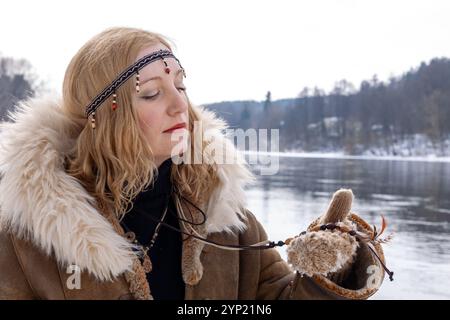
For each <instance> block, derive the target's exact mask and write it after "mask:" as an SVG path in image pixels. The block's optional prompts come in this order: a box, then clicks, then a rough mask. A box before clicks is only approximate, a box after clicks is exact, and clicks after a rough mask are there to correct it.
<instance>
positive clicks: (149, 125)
mask: <svg viewBox="0 0 450 320" xmlns="http://www.w3.org/2000/svg"><path fill="white" fill-rule="evenodd" d="M160 120H161V116H160V115H159V114H158V113H155V112H150V111H149V110H145V111H142V112H139V124H140V126H141V128H142V130H143V131H144V132H146V133H147V134H149V133H151V134H155V133H156V132H158V130H159V128H160V125H161V121H160Z"/></svg>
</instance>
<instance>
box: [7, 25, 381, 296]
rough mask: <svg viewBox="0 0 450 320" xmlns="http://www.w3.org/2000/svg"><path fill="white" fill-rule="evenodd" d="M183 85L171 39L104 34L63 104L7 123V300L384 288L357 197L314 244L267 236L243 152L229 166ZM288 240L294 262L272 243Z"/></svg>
mask: <svg viewBox="0 0 450 320" xmlns="http://www.w3.org/2000/svg"><path fill="white" fill-rule="evenodd" d="M185 76H186V74H185V70H184V69H183V67H182V66H181V63H180V61H179V60H178V59H177V58H176V57H175V56H174V55H173V52H172V48H171V46H170V43H169V42H168V41H167V40H166V39H165V38H164V37H163V36H162V35H160V34H156V33H151V32H146V31H143V30H139V29H132V28H112V29H108V30H106V31H104V32H102V33H100V34H99V35H97V36H95V37H94V38H92V39H91V40H90V41H88V42H87V43H86V44H85V45H84V46H83V47H82V48H81V49H80V50H79V51H78V53H77V54H76V55H75V56H74V58H73V59H72V61H71V62H70V64H69V66H68V68H67V71H66V74H65V78H64V84H63V96H62V100H61V101H60V100H59V99H50V98H34V99H30V100H29V101H26V102H24V103H22V104H20V105H19V106H18V110H17V111H16V112H15V113H13V114H11V119H12V120H13V121H12V122H5V123H3V124H2V132H1V140H0V141H1V150H0V163H1V174H2V180H1V182H0V207H1V213H0V226H1V232H0V270H1V273H0V298H3V299H130V298H131V299H152V298H155V299H308V298H309V299H311V298H312V299H339V298H367V297H369V296H370V295H372V294H373V293H374V292H375V291H376V290H377V288H378V286H379V284H378V285H377V286H373V285H372V286H371V285H370V281H368V280H369V276H370V274H368V273H367V272H366V269H367V267H369V266H371V265H373V266H380V263H379V262H378V261H377V259H375V258H374V255H373V254H370V250H369V249H370V248H369V243H366V242H364V241H361V239H363V238H364V237H363V233H364V232H365V234H367V235H370V232H371V230H370V228H369V227H368V225H367V224H366V223H365V222H364V221H363V220H362V219H360V218H358V217H357V216H356V215H354V214H351V215H350V214H349V211H350V205H351V197H352V195H351V192H350V191H345V190H343V191H340V192H338V193H336V194H335V198H334V200H333V201H332V203H331V205H330V209H329V211H328V213H327V214H326V215H325V216H324V217H322V218H320V219H321V220H317V221H316V222H314V223H313V224H312V225H311V227H310V229H309V231H308V232H307V233H303V234H301V235H299V236H297V237H295V238H294V239H290V240H288V241H286V243H270V242H268V241H266V240H267V236H266V233H265V231H264V229H263V228H262V226H261V225H260V223H259V222H258V221H257V220H256V219H255V217H254V216H253V214H252V213H251V212H249V211H248V210H246V209H245V202H244V199H245V195H244V192H243V188H244V186H245V184H246V183H248V182H250V181H251V180H252V179H253V177H252V175H251V174H250V172H249V171H248V169H247V168H246V166H245V163H244V162H243V161H242V160H241V159H240V158H239V157H238V158H234V159H237V161H233V162H232V163H221V162H220V161H217V155H218V154H221V152H217V151H218V150H225V152H226V153H235V150H234V147H233V145H232V144H231V142H230V141H228V140H227V139H226V138H225V137H224V136H223V135H222V130H223V129H224V128H225V124H224V122H222V121H221V120H220V119H218V118H216V117H215V116H214V114H213V113H211V112H209V111H206V110H204V109H202V108H199V107H196V106H194V105H192V104H191V103H190V102H189V99H188V97H187V94H186V88H185V87H184V84H183V78H184V77H185ZM223 147H225V149H222V148H223ZM213 150H215V151H213ZM199 155H200V159H201V161H193V160H192V159H195V158H198V156H199ZM328 222H338V223H337V224H333V228H331V227H330V228H328V227H327V226H331V225H327V224H326V223H328ZM339 223H340V225H338V224H339ZM321 225H323V226H324V227H322V230H319V229H317V228H318V227H320V226H321ZM346 226H347V227H348V228H347V227H346ZM314 228H315V229H314ZM346 228H347V229H346ZM352 228H353V229H352ZM352 230H353V231H352ZM352 232H353V233H352ZM355 232H358V233H361V234H360V238H359V239H358V241H357V240H356V239H357V237H356V235H355ZM284 244H289V246H288V256H289V261H290V262H291V264H292V266H290V265H289V264H288V263H287V262H285V261H284V260H282V259H281V257H280V255H279V254H278V252H277V251H276V249H275V248H274V246H276V245H284ZM312 244H314V246H315V248H316V250H312V251H311V250H309V249H308V248H312ZM373 248H375V251H377V253H378V255H379V256H380V255H381V259H383V258H382V251H381V248H380V246H379V244H376V243H374V246H373ZM305 249H308V250H305ZM375 251H374V252H375ZM330 259H331V260H330ZM294 271H296V272H294ZM383 274H384V273H383V272H381V275H383Z"/></svg>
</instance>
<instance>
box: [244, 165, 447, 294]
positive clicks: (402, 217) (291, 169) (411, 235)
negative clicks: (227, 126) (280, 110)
mask: <svg viewBox="0 0 450 320" xmlns="http://www.w3.org/2000/svg"><path fill="white" fill-rule="evenodd" d="M278 160H279V170H278V172H277V173H276V174H274V175H260V174H259V173H260V172H261V171H260V168H261V167H259V166H257V165H251V168H252V171H254V172H255V174H257V182H256V184H254V185H253V186H251V187H249V188H248V189H247V195H248V208H249V209H250V210H251V211H252V212H253V213H254V214H255V215H256V216H257V218H258V219H259V221H260V222H261V223H262V224H263V226H264V227H265V229H266V231H267V233H268V235H269V238H270V239H272V240H284V239H286V238H287V237H290V236H292V235H295V234H298V233H299V232H301V231H303V230H305V229H306V227H307V226H308V225H309V223H310V222H311V221H312V220H313V219H314V218H316V217H317V216H318V215H321V214H322V213H323V212H324V211H325V210H326V209H327V206H328V203H329V200H330V199H331V196H332V194H333V193H334V191H336V190H337V189H339V188H350V189H352V191H353V193H354V195H355V200H354V203H353V208H352V211H353V212H356V213H357V214H359V215H361V216H362V217H363V218H364V219H366V221H368V222H369V223H371V224H376V225H377V226H378V225H380V222H381V220H380V215H381V214H383V215H384V216H385V217H386V219H387V221H388V229H387V233H388V234H389V233H390V232H391V231H395V237H394V239H393V241H392V242H391V243H389V244H385V245H384V247H383V248H384V252H385V256H386V261H387V266H388V268H389V269H391V270H393V271H394V272H395V276H394V278H395V280H394V281H393V282H390V281H389V279H388V278H387V277H386V278H385V281H384V283H383V285H382V287H381V289H380V290H379V291H378V292H377V293H376V294H375V295H374V296H373V297H372V299H450V163H439V162H421V161H397V160H367V159H364V160H361V159H340V158H336V159H333V158H304V157H279V158H278ZM277 250H279V252H280V254H281V255H282V256H283V257H284V258H286V254H285V249H284V247H283V248H278V249H277Z"/></svg>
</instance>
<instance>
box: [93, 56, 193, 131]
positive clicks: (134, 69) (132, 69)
mask: <svg viewBox="0 0 450 320" xmlns="http://www.w3.org/2000/svg"><path fill="white" fill-rule="evenodd" d="M165 58H174V59H175V60H176V61H177V62H178V65H179V66H180V68H181V69H182V70H183V75H184V77H186V72H185V70H184V68H183V67H182V66H181V63H180V61H179V60H178V59H177V58H176V57H175V56H174V54H173V53H172V52H171V51H170V50H162V49H161V50H159V51H155V52H152V53H150V54H148V55H146V56H144V57H142V58H141V59H139V60H138V61H136V62H135V63H134V64H132V65H131V66H129V67H128V68H126V69H125V70H124V71H123V72H122V73H120V75H119V76H117V78H116V79H114V81H113V82H111V83H110V84H109V85H108V86H107V87H106V88H104V89H103V90H102V91H101V92H100V93H99V94H98V95H97V96H96V97H95V98H94V99H93V100H92V101H91V103H90V104H89V105H88V106H87V107H86V112H85V114H86V118H89V116H91V115H92V119H91V125H92V129H95V111H96V110H97V109H98V108H99V107H100V106H101V104H102V103H103V102H105V100H106V99H108V98H109V97H110V96H111V95H112V96H113V101H112V109H113V110H116V109H117V94H116V90H117V89H118V88H119V87H120V86H121V85H122V84H124V83H125V82H126V81H127V80H128V79H130V78H131V77H132V76H133V74H136V92H137V93H139V90H140V87H139V70H141V69H142V68H144V67H145V66H147V65H149V64H150V63H152V62H154V61H156V60H162V61H163V62H164V71H165V72H166V73H170V68H169V66H168V65H167V62H166V61H165V60H164V59H165Z"/></svg>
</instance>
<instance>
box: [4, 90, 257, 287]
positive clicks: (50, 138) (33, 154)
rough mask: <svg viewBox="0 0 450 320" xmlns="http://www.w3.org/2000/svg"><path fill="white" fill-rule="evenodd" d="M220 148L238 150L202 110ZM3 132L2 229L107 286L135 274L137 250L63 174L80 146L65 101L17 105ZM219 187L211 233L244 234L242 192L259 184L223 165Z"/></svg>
mask: <svg viewBox="0 0 450 320" xmlns="http://www.w3.org/2000/svg"><path fill="white" fill-rule="evenodd" d="M196 111H197V113H198V114H199V116H200V117H201V120H202V124H203V127H204V129H205V132H206V131H208V135H209V136H214V139H213V144H215V145H217V144H225V146H226V148H227V149H228V150H233V148H234V146H233V145H232V143H231V142H230V141H229V140H228V139H227V138H226V137H225V136H224V135H223V134H222V132H221V130H222V129H225V128H226V125H225V123H224V122H223V121H222V120H220V119H218V118H217V117H215V115H214V114H213V113H212V112H210V111H206V110H204V109H202V108H196ZM10 118H11V120H13V121H12V122H3V123H2V124H1V131H0V175H1V181H0V226H4V227H5V226H6V227H7V228H8V229H9V230H10V231H11V232H13V233H14V234H15V235H17V236H19V237H25V238H27V239H29V240H30V241H32V242H33V243H34V244H35V245H37V246H39V247H40V248H41V249H42V250H43V251H44V252H46V253H47V254H51V253H54V255H55V258H56V260H57V261H58V263H60V264H62V265H69V264H76V265H77V266H79V267H80V268H81V270H86V271H88V272H90V273H91V274H93V275H94V276H95V277H96V278H98V279H100V280H110V279H112V278H115V277H117V276H118V275H120V274H122V273H123V272H125V271H129V270H131V267H132V263H133V256H134V255H133V253H132V251H131V245H130V244H129V243H128V242H127V241H126V240H125V239H124V238H122V237H121V236H120V235H118V234H117V233H116V232H115V231H114V229H113V227H112V226H111V224H110V223H109V222H108V221H107V220H106V219H105V218H104V217H103V216H102V215H101V214H100V213H99V212H98V210H97V209H96V208H97V206H96V204H95V199H94V198H93V197H92V196H91V195H90V194H89V193H88V192H87V191H86V190H85V189H84V188H83V187H82V185H81V184H80V182H79V181H78V180H76V179H75V178H73V177H72V176H70V175H68V174H67V173H66V172H65V170H64V167H63V163H64V155H65V154H66V153H67V152H68V150H70V149H71V147H72V146H73V145H74V143H75V140H74V139H71V138H70V135H69V132H70V131H71V130H70V129H71V128H72V126H73V125H74V124H73V122H72V120H71V119H70V118H68V116H67V115H66V114H65V113H63V111H62V108H61V99H60V98H59V97H43V98H33V99H30V100H28V101H25V102H22V103H20V104H18V106H17V109H16V110H15V111H14V112H13V113H11V115H10ZM218 176H219V178H220V186H219V187H218V188H217V190H215V191H214V192H213V194H212V197H211V199H210V201H209V204H208V207H207V211H206V213H207V217H208V219H207V224H206V230H207V232H208V233H210V232H221V231H232V230H233V229H234V230H238V231H239V230H243V229H245V224H244V223H243V222H242V221H241V219H240V217H241V216H242V209H243V208H244V207H245V195H244V190H243V187H244V185H245V184H246V183H248V182H251V181H252V180H253V176H252V174H251V173H250V171H249V170H248V169H247V166H246V165H245V163H244V162H240V163H235V164H223V165H218Z"/></svg>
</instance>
